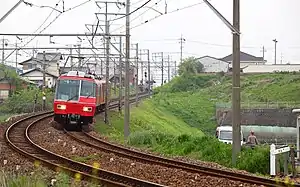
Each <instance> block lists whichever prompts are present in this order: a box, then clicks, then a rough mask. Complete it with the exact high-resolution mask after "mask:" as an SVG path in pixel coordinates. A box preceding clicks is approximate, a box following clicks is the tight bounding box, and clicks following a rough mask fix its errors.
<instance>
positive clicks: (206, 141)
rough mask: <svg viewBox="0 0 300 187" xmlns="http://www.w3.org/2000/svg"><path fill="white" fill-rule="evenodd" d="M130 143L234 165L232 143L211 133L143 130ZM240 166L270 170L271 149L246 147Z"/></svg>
mask: <svg viewBox="0 0 300 187" xmlns="http://www.w3.org/2000/svg"><path fill="white" fill-rule="evenodd" d="M127 143H128V144H130V145H132V146H139V147H151V149H152V150H153V151H156V152H160V153H162V154H167V155H180V156H187V155H190V156H192V157H194V158H196V159H199V160H202V161H208V162H216V163H218V164H221V165H223V166H226V167H232V162H231V161H232V160H231V159H232V158H231V155H232V146H231V145H228V144H224V143H222V142H219V141H218V140H217V139H216V138H214V137H211V136H203V137H196V136H192V135H188V134H181V135H177V136H176V135H171V134H166V133H162V132H155V131H141V132H136V133H133V134H131V135H130V136H129V139H128V142H127ZM237 168H238V169H241V170H246V171H249V172H252V173H260V174H268V173H269V148H268V147H256V148H255V149H253V150H252V149H244V148H243V149H242V151H241V153H240V155H239V159H238V161H237Z"/></svg>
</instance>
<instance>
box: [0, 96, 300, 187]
mask: <svg viewBox="0 0 300 187" xmlns="http://www.w3.org/2000/svg"><path fill="white" fill-rule="evenodd" d="M140 97H141V98H142V97H145V94H144V95H143V94H140ZM134 101H135V99H131V100H130V102H134ZM116 107H118V104H117V103H112V104H111V105H110V109H113V108H116ZM52 116H53V113H52V111H50V112H45V113H39V114H36V115H34V116H29V117H26V118H24V119H21V120H19V121H17V122H15V123H14V124H12V125H11V126H10V127H9V128H8V129H7V130H6V132H5V139H6V141H7V143H8V144H9V145H10V146H11V147H12V148H13V149H14V150H16V151H17V152H19V153H21V154H23V155H24V156H26V157H28V158H29V159H31V160H33V161H36V160H38V161H41V162H42V163H43V164H44V165H46V166H48V167H49V168H51V169H54V170H56V169H57V168H59V169H60V170H63V171H65V172H67V173H69V174H72V175H74V174H76V173H79V174H81V176H82V179H87V180H91V179H92V180H97V181H100V182H101V184H105V185H106V186H145V187H147V186H162V185H159V184H155V183H151V182H147V181H143V180H139V179H136V178H133V177H127V176H124V175H120V174H117V173H114V172H109V171H106V170H102V169H97V168H93V167H92V166H89V165H87V164H83V163H80V162H76V161H73V160H71V159H68V158H66V157H63V156H60V155H58V154H55V153H52V152H50V151H48V150H46V149H44V148H42V147H40V146H39V145H37V144H35V143H34V142H33V141H32V140H31V139H30V136H29V131H30V130H31V128H32V127H33V126H34V125H36V124H38V123H40V122H41V121H43V120H45V119H47V118H50V117H52ZM65 132H66V133H67V135H69V136H71V137H72V138H73V139H75V140H77V141H79V142H81V143H84V144H86V145H89V146H92V147H94V148H97V149H99V150H101V151H103V152H109V153H114V154H116V155H119V156H122V157H127V158H130V159H135V160H139V161H142V162H148V163H152V164H157V165H162V166H165V167H173V168H177V169H182V170H185V171H189V172H195V173H202V174H206V175H210V176H215V177H222V178H228V179H231V180H236V181H242V182H246V183H251V184H257V185H264V186H274V187H275V186H289V185H288V184H286V183H284V182H282V181H280V182H278V181H275V180H272V179H267V178H262V177H256V176H249V175H245V174H240V173H234V172H230V171H224V170H220V169H215V168H209V167H203V166H199V165H195V164H190V163H186V162H182V161H176V160H172V159H168V158H163V157H160V156H155V155H149V154H146V153H143V152H139V151H135V150H131V149H129V148H125V147H122V146H119V145H115V144H112V143H110V142H107V141H104V140H101V139H99V138H96V137H94V136H91V135H89V134H88V133H86V132H78V133H77V132H75V133H74V132H68V131H65ZM95 170H96V171H97V175H95V174H92V173H93V171H95ZM293 186H299V187H300V185H299V184H294V185H293Z"/></svg>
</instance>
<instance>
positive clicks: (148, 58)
mask: <svg viewBox="0 0 300 187" xmlns="http://www.w3.org/2000/svg"><path fill="white" fill-rule="evenodd" d="M147 61H148V94H149V95H150V93H151V92H150V88H151V87H150V51H149V49H147Z"/></svg>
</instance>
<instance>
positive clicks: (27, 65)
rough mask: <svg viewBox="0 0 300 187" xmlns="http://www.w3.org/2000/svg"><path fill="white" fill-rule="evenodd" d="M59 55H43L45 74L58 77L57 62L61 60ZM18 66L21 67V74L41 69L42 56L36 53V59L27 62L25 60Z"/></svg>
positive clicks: (42, 63)
mask: <svg viewBox="0 0 300 187" xmlns="http://www.w3.org/2000/svg"><path fill="white" fill-rule="evenodd" d="M62 59H63V58H62V54H61V53H46V54H45V64H46V72H47V73H50V74H52V75H55V76H58V75H59V61H60V60H62ZM19 64H20V65H22V66H23V68H22V69H23V74H24V73H26V72H27V71H30V70H33V69H36V68H38V69H40V70H42V69H43V65H44V55H43V53H38V54H37V55H36V57H35V58H34V57H32V58H30V59H28V60H25V61H23V62H21V63H19Z"/></svg>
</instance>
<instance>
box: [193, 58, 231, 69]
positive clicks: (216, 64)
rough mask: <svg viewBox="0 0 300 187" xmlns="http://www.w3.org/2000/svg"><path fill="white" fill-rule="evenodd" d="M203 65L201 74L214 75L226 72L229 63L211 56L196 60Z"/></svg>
mask: <svg viewBox="0 0 300 187" xmlns="http://www.w3.org/2000/svg"><path fill="white" fill-rule="evenodd" d="M197 60H198V61H199V62H200V63H201V64H202V65H203V72H205V73H216V72H222V71H223V72H228V69H229V63H228V62H226V61H223V60H220V59H217V58H214V57H211V56H203V57H200V58H198V59H197Z"/></svg>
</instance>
